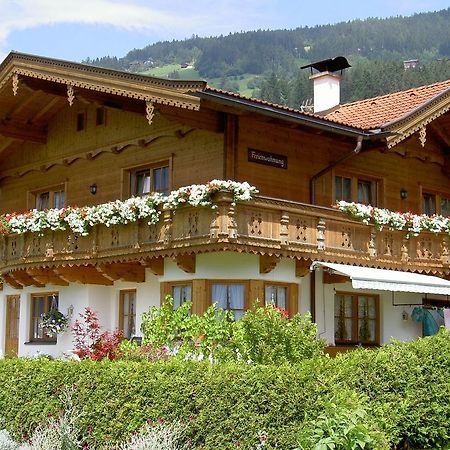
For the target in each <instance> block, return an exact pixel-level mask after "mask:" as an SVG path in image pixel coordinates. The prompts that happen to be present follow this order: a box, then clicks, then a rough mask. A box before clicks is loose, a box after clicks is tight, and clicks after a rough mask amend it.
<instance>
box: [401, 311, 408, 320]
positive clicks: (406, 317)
mask: <svg viewBox="0 0 450 450" xmlns="http://www.w3.org/2000/svg"><path fill="white" fill-rule="evenodd" d="M408 319H409V314H408V313H407V312H406V311H403V312H402V320H408Z"/></svg>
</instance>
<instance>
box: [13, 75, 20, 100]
mask: <svg viewBox="0 0 450 450" xmlns="http://www.w3.org/2000/svg"><path fill="white" fill-rule="evenodd" d="M18 90H19V75H17V73H14V74H13V76H12V91H13V95H14V96H16V95H17V91H18Z"/></svg>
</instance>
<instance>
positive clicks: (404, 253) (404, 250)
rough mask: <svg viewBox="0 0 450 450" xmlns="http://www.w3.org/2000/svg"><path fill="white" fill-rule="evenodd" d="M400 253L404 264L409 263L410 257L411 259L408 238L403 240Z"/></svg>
mask: <svg viewBox="0 0 450 450" xmlns="http://www.w3.org/2000/svg"><path fill="white" fill-rule="evenodd" d="M400 253H401V257H400V258H401V260H402V262H403V263H406V262H408V261H409V260H410V257H409V240H408V239H406V237H404V238H403V239H402V247H401V250H400Z"/></svg>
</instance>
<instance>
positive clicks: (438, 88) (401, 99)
mask: <svg viewBox="0 0 450 450" xmlns="http://www.w3.org/2000/svg"><path fill="white" fill-rule="evenodd" d="M447 90H450V80H447V81H441V82H439V83H434V84H430V85H427V86H421V87H418V88H413V89H408V90H406V91H400V92H394V93H392V94H387V95H382V96H380V97H374V98H369V99H366V100H360V101H357V102H353V103H347V104H344V105H340V106H339V107H337V108H336V109H335V110H333V111H331V112H330V113H328V114H326V115H325V117H326V118H327V119H328V120H332V121H336V122H339V123H341V124H345V125H348V126H353V127H357V128H363V129H375V128H381V127H382V126H383V125H386V124H388V123H389V122H392V121H395V120H398V119H400V118H401V117H403V116H405V115H407V114H409V113H411V112H412V111H413V110H415V109H416V108H418V107H420V106H421V105H423V104H424V103H425V102H427V101H428V100H431V99H433V98H434V97H436V96H438V95H440V94H443V93H444V92H445V91H447Z"/></svg>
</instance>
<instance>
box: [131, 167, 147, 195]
mask: <svg viewBox="0 0 450 450" xmlns="http://www.w3.org/2000/svg"><path fill="white" fill-rule="evenodd" d="M130 191H131V195H145V194H148V193H150V169H144V170H138V171H136V172H134V174H132V176H131V189H130Z"/></svg>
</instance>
